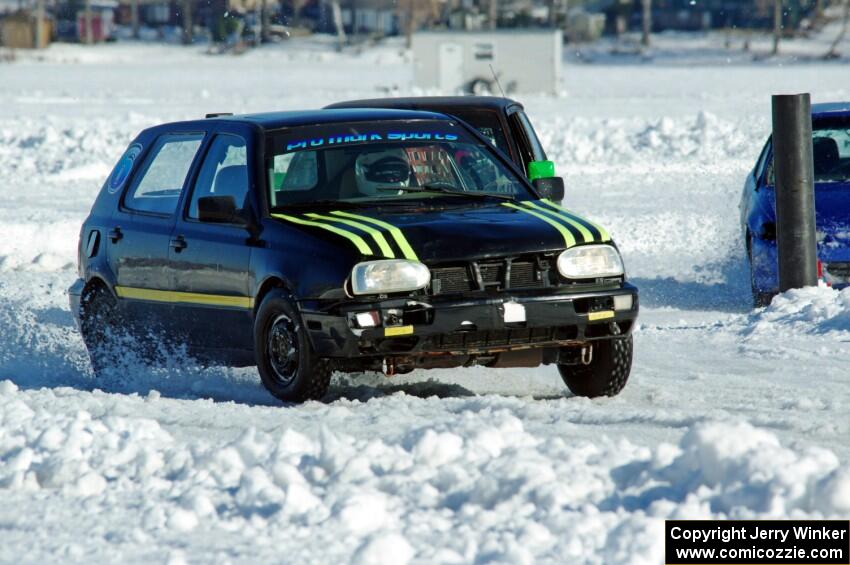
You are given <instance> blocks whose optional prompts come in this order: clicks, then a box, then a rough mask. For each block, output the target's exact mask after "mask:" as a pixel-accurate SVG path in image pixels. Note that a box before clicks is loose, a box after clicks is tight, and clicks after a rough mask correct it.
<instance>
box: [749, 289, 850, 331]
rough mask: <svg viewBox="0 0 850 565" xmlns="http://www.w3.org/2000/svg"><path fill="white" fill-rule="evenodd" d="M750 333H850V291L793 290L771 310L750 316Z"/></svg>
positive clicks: (778, 300)
mask: <svg viewBox="0 0 850 565" xmlns="http://www.w3.org/2000/svg"><path fill="white" fill-rule="evenodd" d="M746 331H747V333H751V334H759V333H765V332H776V331H785V332H793V333H807V334H823V333H827V332H848V331H850V288H845V289H843V290H841V291H838V290H835V289H832V288H826V287H810V288H802V289H795V290H790V291H788V292H786V293H783V294H780V295H779V296H776V297H775V298H774V299H773V301H772V302H771V303H770V306H768V307H767V308H764V309H763V310H759V311H757V312H755V313H754V314H753V315H752V316H750V318H749V320H748V324H747V328H746Z"/></svg>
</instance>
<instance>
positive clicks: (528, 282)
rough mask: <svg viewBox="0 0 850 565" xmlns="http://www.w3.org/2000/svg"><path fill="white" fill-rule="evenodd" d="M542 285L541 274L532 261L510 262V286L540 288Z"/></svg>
mask: <svg viewBox="0 0 850 565" xmlns="http://www.w3.org/2000/svg"><path fill="white" fill-rule="evenodd" d="M543 285H544V280H543V274H542V272H540V271H539V270H538V269H537V267H536V265H535V264H534V263H533V262H531V261H514V262H513V263H511V288H540V287H541V286H543Z"/></svg>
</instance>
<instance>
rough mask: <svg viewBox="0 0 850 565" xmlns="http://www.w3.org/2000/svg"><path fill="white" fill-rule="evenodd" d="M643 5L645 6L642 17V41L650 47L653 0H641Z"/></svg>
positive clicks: (642, 43) (645, 45)
mask: <svg viewBox="0 0 850 565" xmlns="http://www.w3.org/2000/svg"><path fill="white" fill-rule="evenodd" d="M641 5H642V7H643V14H642V17H641V24H642V27H643V33H642V35H641V38H640V42H641V45H643V46H644V47H649V42H650V34H651V33H652V0H641Z"/></svg>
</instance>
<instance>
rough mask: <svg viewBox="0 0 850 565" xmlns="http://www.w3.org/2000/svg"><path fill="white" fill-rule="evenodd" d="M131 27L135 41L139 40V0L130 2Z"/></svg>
mask: <svg viewBox="0 0 850 565" xmlns="http://www.w3.org/2000/svg"><path fill="white" fill-rule="evenodd" d="M130 27H131V28H132V29H133V39H139V0H130Z"/></svg>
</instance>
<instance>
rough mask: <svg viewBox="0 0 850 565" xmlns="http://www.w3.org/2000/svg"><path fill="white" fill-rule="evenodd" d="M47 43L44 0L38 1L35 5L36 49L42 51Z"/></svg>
mask: <svg viewBox="0 0 850 565" xmlns="http://www.w3.org/2000/svg"><path fill="white" fill-rule="evenodd" d="M44 43H45V37H44V0H36V4H35V48H36V49H41V47H42V45H44Z"/></svg>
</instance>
